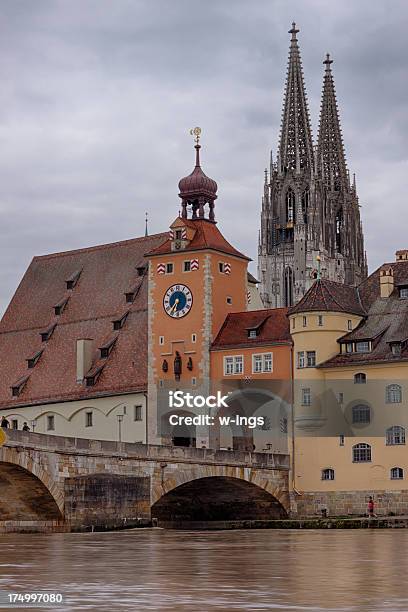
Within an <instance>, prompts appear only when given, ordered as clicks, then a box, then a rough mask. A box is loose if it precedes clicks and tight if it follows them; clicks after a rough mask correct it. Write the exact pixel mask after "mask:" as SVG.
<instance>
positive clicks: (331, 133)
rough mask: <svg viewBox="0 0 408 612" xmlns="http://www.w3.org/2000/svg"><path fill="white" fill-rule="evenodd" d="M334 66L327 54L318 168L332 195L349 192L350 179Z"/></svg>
mask: <svg viewBox="0 0 408 612" xmlns="http://www.w3.org/2000/svg"><path fill="white" fill-rule="evenodd" d="M332 63H333V60H331V59H330V55H329V54H327V55H326V59H325V61H324V62H323V64H324V65H325V72H324V80H323V91H322V101H321V106H320V124H319V135H318V141H317V168H318V174H319V175H320V177H321V178H322V179H323V182H324V184H325V185H326V186H327V187H328V188H329V189H330V190H331V191H338V190H339V189H340V188H341V187H343V188H346V190H347V189H348V187H349V179H348V172H347V165H346V158H345V155H344V146H343V138H342V134H341V128H340V119H339V112H338V108H337V100H336V91H335V88H334V81H333V74H332V71H331V64H332Z"/></svg>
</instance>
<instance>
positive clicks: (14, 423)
mask: <svg viewBox="0 0 408 612" xmlns="http://www.w3.org/2000/svg"><path fill="white" fill-rule="evenodd" d="M11 429H18V419H12V421H11Z"/></svg>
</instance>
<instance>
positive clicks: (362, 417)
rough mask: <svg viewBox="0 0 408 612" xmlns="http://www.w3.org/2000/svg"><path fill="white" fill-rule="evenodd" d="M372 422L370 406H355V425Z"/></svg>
mask: <svg viewBox="0 0 408 612" xmlns="http://www.w3.org/2000/svg"><path fill="white" fill-rule="evenodd" d="M369 422H370V406H367V405H366V404H359V405H358V406H353V423H369Z"/></svg>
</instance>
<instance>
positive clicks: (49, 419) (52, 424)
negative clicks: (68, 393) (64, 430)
mask: <svg viewBox="0 0 408 612" xmlns="http://www.w3.org/2000/svg"><path fill="white" fill-rule="evenodd" d="M54 430H55V418H54V415H53V414H49V415H48V416H47V431H54Z"/></svg>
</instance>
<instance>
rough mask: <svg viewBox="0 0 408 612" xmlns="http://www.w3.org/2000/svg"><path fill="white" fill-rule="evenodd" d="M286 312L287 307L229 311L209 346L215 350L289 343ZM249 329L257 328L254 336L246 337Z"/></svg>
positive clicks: (290, 341)
mask: <svg viewBox="0 0 408 612" xmlns="http://www.w3.org/2000/svg"><path fill="white" fill-rule="evenodd" d="M287 313H288V309H287V308H270V309H266V310H253V311H249V312H234V313H231V314H229V315H228V316H227V318H226V319H225V321H224V324H223V325H222V327H221V329H220V331H219V332H218V335H217V337H216V338H215V340H214V342H213V344H212V347H211V348H212V349H214V350H217V349H224V348H235V347H237V348H238V347H239V348H245V347H252V346H259V345H268V344H275V343H288V344H291V343H292V340H291V336H290V333H289V320H288V318H287ZM250 329H257V330H258V335H257V337H256V338H248V331H249V330H250Z"/></svg>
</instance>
